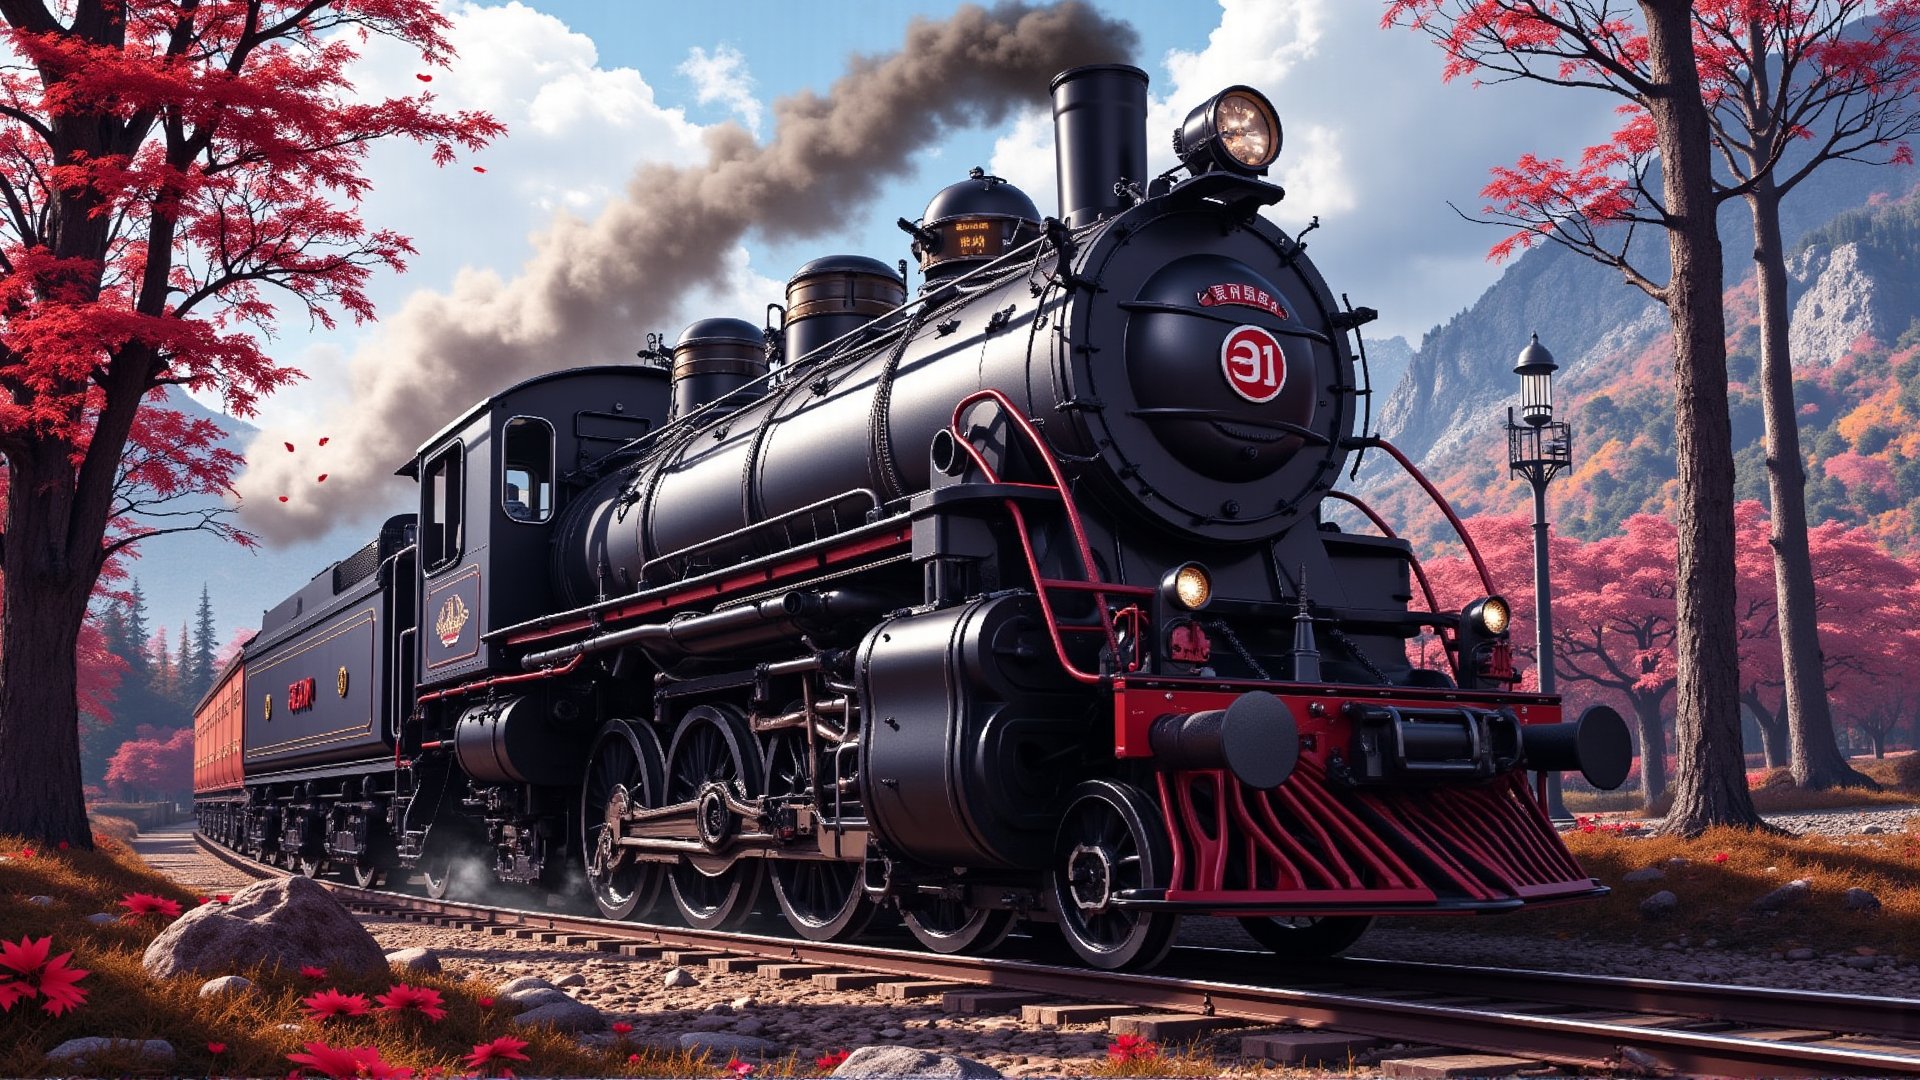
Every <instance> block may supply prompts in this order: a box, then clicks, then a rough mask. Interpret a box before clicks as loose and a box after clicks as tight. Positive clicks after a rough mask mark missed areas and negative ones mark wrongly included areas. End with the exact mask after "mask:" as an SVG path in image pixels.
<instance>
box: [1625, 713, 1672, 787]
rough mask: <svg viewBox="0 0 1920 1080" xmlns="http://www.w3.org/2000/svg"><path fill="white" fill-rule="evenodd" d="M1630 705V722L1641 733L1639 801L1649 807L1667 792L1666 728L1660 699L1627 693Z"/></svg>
mask: <svg viewBox="0 0 1920 1080" xmlns="http://www.w3.org/2000/svg"><path fill="white" fill-rule="evenodd" d="M1627 699H1628V700H1629V701H1631V702H1632V703H1633V719H1634V721H1635V726H1636V727H1638V728H1639V729H1640V730H1639V732H1638V734H1639V736H1640V801H1641V804H1642V805H1644V806H1652V805H1653V803H1654V801H1655V800H1656V799H1658V798H1660V796H1662V795H1665V794H1666V793H1667V726H1666V724H1665V723H1663V722H1662V720H1661V716H1660V698H1659V697H1658V696H1655V695H1651V694H1631V693H1630V694H1628V695H1627Z"/></svg>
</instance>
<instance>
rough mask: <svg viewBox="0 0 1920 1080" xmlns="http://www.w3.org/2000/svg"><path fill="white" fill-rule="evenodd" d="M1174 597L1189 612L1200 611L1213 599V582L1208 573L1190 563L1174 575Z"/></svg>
mask: <svg viewBox="0 0 1920 1080" xmlns="http://www.w3.org/2000/svg"><path fill="white" fill-rule="evenodd" d="M1173 596H1174V599H1176V600H1178V601H1179V602H1180V606H1181V607H1183V608H1186V609H1187V610H1188V611H1198V610H1200V609H1201V608H1203V607H1206V606H1207V601H1208V600H1211V599H1212V598H1213V582H1212V581H1211V580H1209V579H1208V577H1207V572H1206V571H1205V570H1202V569H1201V568H1200V567H1198V566H1195V565H1193V564H1191V563H1189V564H1188V565H1186V566H1183V567H1181V568H1180V569H1179V571H1178V572H1176V573H1175V574H1174V575H1173Z"/></svg>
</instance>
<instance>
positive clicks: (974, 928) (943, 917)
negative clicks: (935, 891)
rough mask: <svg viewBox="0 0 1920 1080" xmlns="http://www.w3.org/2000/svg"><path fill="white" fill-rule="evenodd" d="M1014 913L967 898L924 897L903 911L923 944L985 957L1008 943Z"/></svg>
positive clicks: (915, 934)
mask: <svg viewBox="0 0 1920 1080" xmlns="http://www.w3.org/2000/svg"><path fill="white" fill-rule="evenodd" d="M1013 918H1014V916H1013V912H1012V911H1009V910H1006V909H1002V908H981V907H974V906H973V905H971V904H968V903H967V902H966V901H964V900H948V899H945V898H942V899H937V900H936V899H931V898H929V899H923V900H919V901H916V902H915V903H914V904H913V905H912V906H911V907H908V908H905V909H903V910H902V911H901V912H900V921H902V922H904V923H906V924H907V930H908V932H910V933H911V934H913V936H914V937H915V938H916V939H918V940H919V942H920V944H922V945H925V946H926V947H927V948H929V949H932V950H933V951H934V952H937V953H948V954H957V955H964V956H985V955H987V954H989V953H991V952H993V951H994V950H996V949H998V948H1000V946H1001V945H1003V944H1005V943H1006V940H1007V934H1008V933H1009V932H1010V931H1012V929H1013Z"/></svg>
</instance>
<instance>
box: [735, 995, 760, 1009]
mask: <svg viewBox="0 0 1920 1080" xmlns="http://www.w3.org/2000/svg"><path fill="white" fill-rule="evenodd" d="M727 1004H729V1005H732V1006H733V1007H734V1008H736V1009H751V1008H753V1007H754V1006H755V1005H758V1004H760V1002H759V1001H758V1000H757V999H756V998H755V997H754V996H753V995H752V994H748V995H747V996H746V997H737V998H734V999H733V1000H732V1001H730V1002H728V1003H727Z"/></svg>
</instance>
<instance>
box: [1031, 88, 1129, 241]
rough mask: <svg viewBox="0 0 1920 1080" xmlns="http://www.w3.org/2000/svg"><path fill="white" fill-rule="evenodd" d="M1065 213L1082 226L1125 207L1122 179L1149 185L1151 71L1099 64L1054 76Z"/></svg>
mask: <svg viewBox="0 0 1920 1080" xmlns="http://www.w3.org/2000/svg"><path fill="white" fill-rule="evenodd" d="M1053 153H1054V161H1055V163H1056V166H1057V168H1058V172H1059V177H1060V217H1061V219H1062V220H1064V221H1065V222H1066V223H1067V224H1069V225H1072V226H1074V227H1076V228H1078V227H1079V226H1081V225H1085V224H1087V223H1089V222H1092V221H1097V220H1099V219H1100V218H1103V217H1111V216H1113V215H1114V214H1117V213H1119V212H1120V211H1122V210H1125V209H1126V208H1127V207H1128V206H1130V205H1131V203H1130V202H1129V201H1128V200H1126V199H1124V198H1122V197H1121V196H1120V195H1118V194H1117V193H1115V191H1114V185H1115V184H1117V183H1119V182H1120V181H1122V180H1127V181H1131V182H1132V183H1135V184H1138V185H1140V186H1141V187H1142V188H1145V187H1146V185H1147V73H1146V72H1144V71H1141V70H1140V69H1139V68H1137V67H1131V66H1129V65H1127V64H1095V65H1092V66H1089V67H1077V68H1073V69H1071V70H1069V71H1063V72H1061V73H1060V74H1058V75H1055V76H1054V77H1053Z"/></svg>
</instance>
